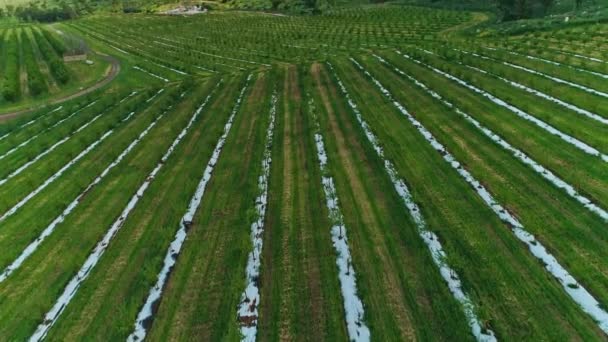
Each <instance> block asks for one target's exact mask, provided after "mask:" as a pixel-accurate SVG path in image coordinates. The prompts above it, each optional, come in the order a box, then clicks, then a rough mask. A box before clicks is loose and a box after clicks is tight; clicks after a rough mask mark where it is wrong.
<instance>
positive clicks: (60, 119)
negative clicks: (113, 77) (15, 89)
mask: <svg viewBox="0 0 608 342" xmlns="http://www.w3.org/2000/svg"><path fill="white" fill-rule="evenodd" d="M129 94H131V91H130V90H127V89H120V90H117V91H116V92H111V91H108V92H105V91H99V92H96V93H95V94H91V95H89V96H84V97H82V98H78V99H76V100H73V101H70V102H67V103H65V104H62V105H55V106H51V107H49V108H45V109H43V110H39V111H36V112H34V113H32V114H30V115H26V117H25V118H23V119H21V120H18V119H17V120H15V122H13V120H11V121H9V122H7V123H6V124H5V125H0V130H1V129H2V128H4V129H5V130H6V132H7V133H10V134H9V135H8V136H7V137H6V138H5V139H2V140H0V154H4V153H6V152H7V151H9V150H11V149H13V148H15V147H17V146H19V145H21V144H22V143H24V142H26V141H27V140H29V139H31V138H32V137H35V136H38V137H40V138H42V137H43V136H44V137H46V136H48V135H49V134H52V132H53V130H54V129H59V128H61V127H63V125H69V124H70V123H71V122H72V121H75V120H78V119H79V118H80V117H83V116H86V114H87V113H90V112H92V111H93V112H97V113H99V112H101V111H102V110H103V109H106V108H110V107H112V106H113V105H114V104H116V103H118V102H120V101H121V100H122V99H124V98H126V97H127V96H128V95H129ZM94 102H95V103H94ZM89 105H90V106H89ZM74 113H76V114H74ZM72 114H74V116H72V117H70V116H71V115H72ZM4 134H6V133H4ZM37 139H38V138H37Z"/></svg>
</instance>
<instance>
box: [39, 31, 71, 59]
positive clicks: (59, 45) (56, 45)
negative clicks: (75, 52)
mask: <svg viewBox="0 0 608 342" xmlns="http://www.w3.org/2000/svg"><path fill="white" fill-rule="evenodd" d="M42 34H43V35H44V38H46V40H47V41H48V42H49V43H50V44H51V46H53V49H55V51H57V53H58V54H59V55H60V56H62V55H63V54H64V53H65V52H66V50H67V48H66V47H65V44H64V43H63V42H62V41H61V40H60V39H59V38H57V37H56V36H55V35H54V34H53V33H51V31H49V30H48V29H42Z"/></svg>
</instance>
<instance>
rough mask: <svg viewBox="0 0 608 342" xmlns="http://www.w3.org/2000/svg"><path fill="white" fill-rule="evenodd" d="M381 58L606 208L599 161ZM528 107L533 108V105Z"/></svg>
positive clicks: (607, 193)
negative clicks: (422, 82) (423, 83)
mask: <svg viewBox="0 0 608 342" xmlns="http://www.w3.org/2000/svg"><path fill="white" fill-rule="evenodd" d="M382 56H384V57H386V58H387V60H388V61H390V62H391V63H392V64H393V65H395V66H397V67H399V68H401V69H402V70H405V71H407V72H408V73H410V74H411V75H412V76H414V77H415V78H417V79H419V80H420V81H424V82H425V83H426V84H427V86H429V87H430V88H431V89H433V90H435V91H436V92H438V93H439V94H440V95H441V96H443V97H444V98H446V99H448V100H449V101H450V102H452V103H454V104H455V105H456V106H458V107H459V108H460V109H462V110H463V111H465V112H467V113H469V114H470V115H472V116H473V117H474V118H475V119H476V120H478V121H479V122H481V123H482V124H483V125H484V126H486V127H488V128H489V129H491V130H492V131H493V132H495V133H497V134H499V135H500V136H501V137H503V138H504V139H505V140H507V141H509V142H510V143H511V144H512V145H514V146H516V147H517V148H518V149H520V150H522V151H524V152H525V153H526V154H528V155H529V156H530V157H532V158H533V159H534V160H536V161H537V162H539V163H540V164H542V165H543V166H545V167H546V168H547V169H549V170H551V171H552V172H553V173H555V174H557V175H559V176H560V178H562V179H564V180H565V181H567V182H569V183H570V184H573V185H574V186H575V188H576V189H577V190H578V191H579V192H581V193H583V194H584V195H585V196H587V197H589V198H591V199H592V200H593V201H594V202H597V203H599V204H600V205H601V206H602V207H607V206H608V185H607V184H606V183H605V182H603V181H602V180H603V179H605V178H606V167H605V165H604V164H605V163H604V162H602V161H601V160H599V158H595V157H591V156H589V155H587V154H585V153H582V152H581V151H580V150H578V149H576V148H574V147H573V146H572V145H570V144H568V143H566V142H564V141H563V140H561V139H560V138H558V137H556V136H553V135H550V134H548V133H546V132H544V131H543V130H540V129H539V128H538V127H537V126H536V125H534V124H533V123H531V122H528V121H526V120H522V119H520V118H518V117H516V116H515V115H514V114H513V113H511V112H510V111H508V110H506V109H504V108H502V107H500V106H498V105H495V104H493V103H491V102H490V101H487V100H485V99H484V98H483V97H482V96H480V95H477V94H475V93H473V92H472V91H470V90H468V89H466V88H464V87H461V86H460V85H457V84H456V83H455V82H452V81H449V80H446V79H445V78H444V77H443V76H441V75H438V74H435V73H434V72H433V71H431V70H429V69H426V68H424V67H421V66H419V65H417V64H415V63H413V62H410V61H408V60H406V59H405V58H403V57H401V56H399V55H397V54H395V53H383V54H382ZM436 67H437V65H436ZM484 89H485V88H484ZM529 105H530V106H535V107H536V103H529ZM541 111H542V108H541ZM576 120H578V116H577V117H576ZM576 122H578V121H575V120H572V125H575V124H576ZM600 129H601V128H600Z"/></svg>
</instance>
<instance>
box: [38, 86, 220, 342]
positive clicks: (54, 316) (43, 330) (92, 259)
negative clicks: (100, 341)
mask: <svg viewBox="0 0 608 342" xmlns="http://www.w3.org/2000/svg"><path fill="white" fill-rule="evenodd" d="M220 83H221V81H220V82H218V84H217V85H216V87H215V88H214V90H213V91H212V92H211V93H210V94H209V95H208V96H207V98H206V99H205V101H204V102H203V104H202V105H201V106H200V107H199V108H198V109H197V110H196V111H195V112H194V114H193V115H192V118H191V119H190V121H189V122H188V124H187V125H186V127H184V129H183V130H182V131H181V132H180V134H179V135H178V136H177V137H176V138H175V140H174V141H173V143H172V144H171V146H170V147H169V149H168V150H167V151H166V152H165V154H164V155H163V157H162V158H161V160H160V162H159V163H158V164H157V165H156V167H155V168H154V169H153V170H152V172H150V174H149V175H148V177H146V179H145V181H144V182H143V183H142V184H141V186H140V187H139V189H138V190H137V191H136V192H135V194H134V195H133V197H131V200H130V201H129V203H127V206H126V207H125V208H124V209H123V211H122V213H121V214H120V216H119V217H118V219H116V221H114V223H113V224H112V226H111V227H110V229H109V230H108V231H107V232H106V234H105V235H104V237H103V238H102V239H101V240H100V241H99V242H98V243H97V245H96V246H95V249H93V251H92V252H91V254H89V257H88V258H87V259H86V261H85V262H84V264H83V265H82V267H81V268H80V270H79V271H78V273H77V274H76V276H74V277H73V278H72V279H71V280H70V282H69V283H68V284H67V286H66V287H65V289H64V290H63V293H62V294H61V296H59V298H57V301H56V302H55V304H54V305H53V307H52V308H51V310H49V311H48V312H47V313H46V315H45V316H44V320H43V321H42V323H40V325H38V327H37V328H36V331H35V332H34V334H33V335H32V336H31V337H30V339H29V340H30V342H32V341H40V340H42V339H44V338H45V337H46V335H47V333H48V332H49V330H50V329H51V327H52V326H53V325H54V324H55V323H56V322H57V320H58V319H59V317H60V316H61V314H62V313H63V311H64V310H65V308H66V307H67V306H68V304H69V303H70V302H71V301H72V299H73V298H74V296H75V295H76V293H77V292H78V289H79V288H80V285H81V284H82V283H83V282H84V281H85V280H86V279H87V278H88V277H89V275H90V274H91V271H92V270H93V268H95V266H96V265H97V263H98V262H99V260H100V259H101V257H102V256H103V254H104V253H105V251H106V250H107V248H108V246H109V244H110V242H111V241H112V239H113V238H114V237H115V236H116V234H117V233H118V231H119V230H120V229H121V228H122V227H123V226H124V224H125V222H126V221H127V218H128V217H129V215H130V214H131V212H132V211H133V209H135V207H136V205H137V203H138V202H139V200H140V199H141V198H142V197H143V195H144V193H145V191H146V190H147V189H148V187H149V186H150V184H151V183H152V182H153V181H154V179H155V177H156V175H157V174H158V172H159V171H160V170H161V169H162V167H163V166H164V165H165V163H166V162H167V159H168V158H169V157H170V156H171V155H172V154H173V151H175V148H176V147H177V145H178V144H179V143H180V142H181V141H182V139H183V138H184V137H185V136H186V134H187V133H188V130H189V129H190V127H191V126H192V125H193V124H194V122H195V121H196V119H197V118H198V116H199V115H200V113H201V112H202V110H203V108H204V107H205V106H206V104H207V102H208V101H209V99H210V98H211V96H212V95H213V93H214V92H215V90H216V89H217V88H218V87H219V85H220Z"/></svg>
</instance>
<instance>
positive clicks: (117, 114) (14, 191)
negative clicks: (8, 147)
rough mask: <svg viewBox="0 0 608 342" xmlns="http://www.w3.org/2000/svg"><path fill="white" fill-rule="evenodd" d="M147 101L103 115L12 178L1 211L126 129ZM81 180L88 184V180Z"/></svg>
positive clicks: (0, 198) (0, 202)
mask: <svg viewBox="0 0 608 342" xmlns="http://www.w3.org/2000/svg"><path fill="white" fill-rule="evenodd" d="M146 98H149V96H148V97H145V94H141V95H139V96H138V97H136V98H134V100H131V101H127V102H125V103H123V104H121V105H119V106H117V107H116V108H114V109H112V110H110V111H109V112H108V113H106V114H103V115H102V117H101V118H100V119H99V120H97V121H96V122H95V123H93V124H92V125H90V126H88V127H87V128H86V129H84V130H82V131H80V132H78V133H77V134H76V135H75V136H74V137H72V138H70V139H69V140H68V141H67V142H66V143H64V144H62V145H60V146H59V147H58V148H57V149H55V150H54V151H53V152H51V153H49V154H48V155H46V156H44V157H43V158H42V159H40V160H38V161H37V162H36V163H35V164H33V165H32V166H30V168H28V169H27V171H26V172H23V173H20V174H19V175H17V176H15V177H14V178H11V179H10V180H9V181H8V182H7V183H5V184H4V185H3V186H2V187H1V188H0V191H1V193H2V194H4V195H3V196H0V211H2V212H5V211H6V210H7V209H8V208H10V207H12V206H13V204H15V203H16V202H18V201H19V200H20V199H21V198H23V197H24V196H26V194H28V193H30V192H31V191H32V190H34V189H35V188H37V187H38V186H39V185H41V184H42V183H43V182H44V181H45V180H46V179H47V178H49V177H50V176H51V175H53V174H54V173H55V172H57V171H58V170H60V169H61V168H62V167H63V166H64V165H66V164H67V163H68V162H69V161H70V160H72V159H73V158H74V157H76V156H77V155H78V154H79V153H80V152H81V151H83V150H85V149H86V148H87V146H89V145H90V144H92V143H93V142H95V141H97V140H98V139H99V138H100V137H101V136H103V135H104V134H105V133H106V132H108V131H110V130H112V129H115V130H120V129H122V128H124V127H125V124H128V123H129V122H130V121H127V122H122V120H123V119H124V118H127V117H128V116H129V114H130V113H132V112H136V115H137V114H140V111H141V110H143V109H144V108H146V107H147V106H148V103H146V102H145V100H146ZM78 180H83V181H84V179H78Z"/></svg>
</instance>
